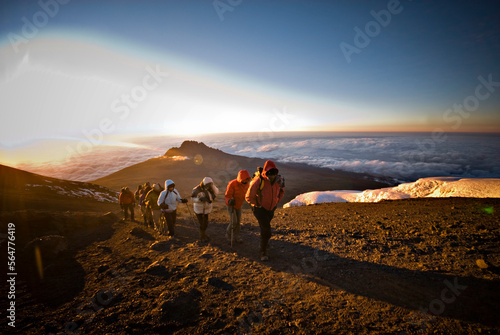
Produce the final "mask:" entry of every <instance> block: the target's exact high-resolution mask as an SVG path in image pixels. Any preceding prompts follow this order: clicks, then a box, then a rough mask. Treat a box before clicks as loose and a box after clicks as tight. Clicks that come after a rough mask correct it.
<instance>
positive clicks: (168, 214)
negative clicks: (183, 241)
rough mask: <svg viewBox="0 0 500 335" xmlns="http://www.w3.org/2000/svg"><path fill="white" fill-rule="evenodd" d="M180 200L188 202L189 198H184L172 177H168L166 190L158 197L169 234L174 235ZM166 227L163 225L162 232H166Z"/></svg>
mask: <svg viewBox="0 0 500 335" xmlns="http://www.w3.org/2000/svg"><path fill="white" fill-rule="evenodd" d="M178 202H182V203H186V202H187V199H182V198H181V196H180V195H179V192H178V191H177V190H176V189H175V183H174V182H173V181H172V180H171V179H167V180H166V181H165V190H164V191H162V192H161V193H160V196H159V197H158V206H160V208H161V211H162V212H163V215H164V216H165V219H166V221H167V226H168V236H174V230H175V221H176V219H177V203H178ZM166 228H167V227H161V228H160V229H161V231H160V233H162V234H166V233H167V232H166Z"/></svg>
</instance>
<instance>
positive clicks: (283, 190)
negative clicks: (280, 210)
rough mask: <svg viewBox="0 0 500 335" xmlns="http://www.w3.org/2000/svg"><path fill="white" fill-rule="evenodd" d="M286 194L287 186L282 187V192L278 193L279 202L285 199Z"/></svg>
mask: <svg viewBox="0 0 500 335" xmlns="http://www.w3.org/2000/svg"><path fill="white" fill-rule="evenodd" d="M284 196H285V188H284V187H280V193H279V194H278V202H280V201H281V199H283V197H284Z"/></svg>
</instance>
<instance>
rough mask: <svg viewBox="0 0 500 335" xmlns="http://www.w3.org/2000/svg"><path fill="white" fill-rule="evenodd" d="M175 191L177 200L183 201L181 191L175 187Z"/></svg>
mask: <svg viewBox="0 0 500 335" xmlns="http://www.w3.org/2000/svg"><path fill="white" fill-rule="evenodd" d="M174 193H175V194H176V197H175V200H177V202H182V198H181V196H180V194H179V191H177V190H175V189H174Z"/></svg>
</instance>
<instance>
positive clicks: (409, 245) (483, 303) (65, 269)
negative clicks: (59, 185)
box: [0, 198, 500, 334]
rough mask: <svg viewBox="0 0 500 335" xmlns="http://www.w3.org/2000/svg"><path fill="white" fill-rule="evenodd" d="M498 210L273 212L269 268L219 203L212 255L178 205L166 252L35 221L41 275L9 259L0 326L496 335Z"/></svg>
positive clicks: (103, 219)
mask: <svg viewBox="0 0 500 335" xmlns="http://www.w3.org/2000/svg"><path fill="white" fill-rule="evenodd" d="M499 208H500V199H465V198H449V199H412V200H400V201H384V202H381V203H370V204H368V203H337V204H321V205H315V206H307V207H297V208H290V209H279V210H277V212H276V215H275V219H274V220H273V224H272V225H273V238H272V240H271V242H270V243H271V250H270V257H271V258H270V261H268V262H261V261H260V260H259V258H258V243H259V228H258V225H257V221H256V220H255V219H254V218H253V216H252V213H251V211H250V209H244V213H243V222H244V226H243V228H242V237H243V239H244V242H243V243H242V244H237V245H235V246H233V248H231V246H230V245H229V243H228V241H226V239H225V237H224V230H225V227H226V225H227V223H228V221H229V217H228V214H227V212H225V210H224V208H223V204H221V203H218V204H217V208H216V210H215V211H214V212H213V214H211V217H210V218H211V223H210V226H209V229H208V234H209V236H210V237H211V241H210V242H209V243H200V242H199V241H198V229H197V226H196V224H194V222H193V219H192V217H191V216H190V213H189V212H188V211H187V208H186V207H185V206H184V205H182V206H181V207H180V213H179V215H178V223H177V231H176V235H177V236H176V237H175V238H173V239H169V238H167V237H165V236H159V235H158V234H157V233H156V232H155V231H153V230H152V229H150V228H146V227H144V226H142V225H141V224H140V223H137V222H130V221H126V222H121V221H119V217H118V216H117V215H116V214H118V213H116V214H113V213H111V214H107V215H103V213H92V214H84V213H83V214H81V216H80V218H79V219H78V220H79V221H78V222H79V226H78V227H79V228H78V229H68V228H67V227H68V225H72V224H73V223H74V218H73V216H72V215H69V214H67V213H66V214H65V213H45V214H43V213H31V214H30V215H32V216H35V217H39V216H41V215H42V216H43V215H45V216H49V219H47V220H48V221H50V222H54V221H55V222H58V225H54V226H53V227H51V231H50V232H46V231H45V232H41V233H40V235H49V236H51V237H45V238H44V241H43V243H45V244H43V243H42V241H39V242H38V245H39V247H38V249H40V250H41V253H42V261H43V266H42V267H37V265H36V257H34V256H33V255H34V250H35V247H36V243H35V242H31V243H27V244H26V246H25V247H23V251H21V250H20V251H18V255H19V256H18V257H19V258H20V261H21V259H22V262H23V264H24V265H23V266H22V267H21V268H20V270H19V274H18V277H17V283H16V290H17V291H16V293H17V294H16V328H15V330H14V329H12V328H11V327H8V326H7V321H8V320H7V319H6V318H5V317H3V316H2V319H1V321H0V326H1V327H2V333H6V332H5V329H7V331H8V333H19V334H49V333H53V334H63V333H66V334H250V333H253V334H497V333H499V332H500V321H499V319H500V318H499V316H500V271H499V266H500V244H499V242H500V219H499V215H498V212H497V211H498V209H499ZM191 211H192V210H191ZM26 215H28V214H26V213H24V212H21V213H20V212H15V213H14V212H13V213H8V214H5V213H4V214H3V217H2V219H3V220H9V221H15V220H21V221H23V220H24V219H23V217H25V216H26ZM2 233H3V231H2ZM19 235H21V232H19ZM20 238H21V236H20ZM27 240H28V239H26V241H24V242H28V241H27ZM20 243H21V242H20ZM3 247H4V246H3V245H2V248H3ZM35 254H36V253H35ZM39 268H41V269H42V272H40V271H39V270H38V269H39ZM41 276H43V279H40V277H41ZM3 300H5V299H3ZM0 307H1V309H2V313H4V312H3V311H5V310H6V305H5V302H4V301H2V303H1V306H0Z"/></svg>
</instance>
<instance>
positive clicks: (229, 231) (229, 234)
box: [226, 206, 233, 240]
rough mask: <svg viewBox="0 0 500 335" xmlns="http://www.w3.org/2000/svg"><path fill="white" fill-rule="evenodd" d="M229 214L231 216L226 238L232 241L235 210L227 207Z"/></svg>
mask: <svg viewBox="0 0 500 335" xmlns="http://www.w3.org/2000/svg"><path fill="white" fill-rule="evenodd" d="M227 212H228V214H229V224H228V225H227V228H226V238H227V239H228V240H229V239H231V229H232V227H233V208H232V207H229V206H227Z"/></svg>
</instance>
